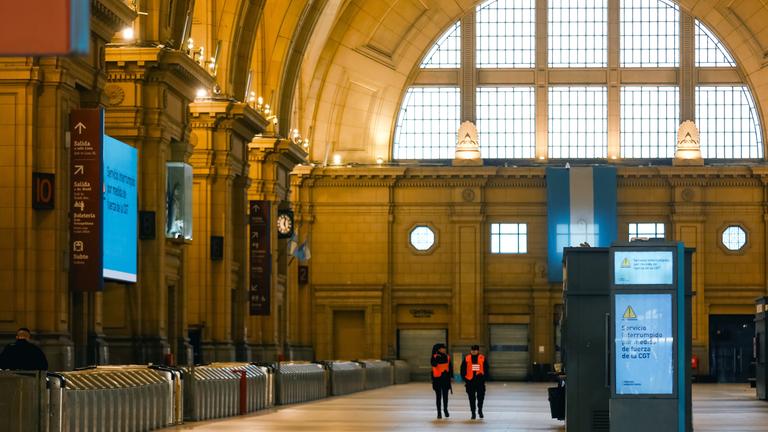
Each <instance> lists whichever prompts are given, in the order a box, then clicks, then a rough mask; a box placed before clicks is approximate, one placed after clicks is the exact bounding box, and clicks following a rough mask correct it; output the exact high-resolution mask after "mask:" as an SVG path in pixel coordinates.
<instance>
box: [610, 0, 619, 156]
mask: <svg viewBox="0 0 768 432" xmlns="http://www.w3.org/2000/svg"><path fill="white" fill-rule="evenodd" d="M619 2H620V0H608V158H609V159H618V158H619V157H621V150H620V143H621V140H620V133H621V117H620V111H621V83H620V80H619V77H620V71H619V61H620V59H619V52H620V51H621V37H620V34H619V18H620V8H621V5H620V3H619Z"/></svg>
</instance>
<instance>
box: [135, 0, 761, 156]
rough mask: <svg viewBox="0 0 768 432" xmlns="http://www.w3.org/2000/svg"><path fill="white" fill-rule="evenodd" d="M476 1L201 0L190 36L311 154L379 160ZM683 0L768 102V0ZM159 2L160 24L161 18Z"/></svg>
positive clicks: (234, 92)
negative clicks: (417, 88) (432, 55)
mask: <svg viewBox="0 0 768 432" xmlns="http://www.w3.org/2000/svg"><path fill="white" fill-rule="evenodd" d="M126 1H127V2H128V3H131V1H132V0H126ZM539 1H546V0H539ZM189 3H190V0H170V1H169V0H144V1H142V0H138V2H137V6H138V8H139V9H140V10H148V11H149V12H150V14H149V15H145V16H143V17H141V18H140V20H143V21H142V22H143V23H144V24H143V26H142V28H143V33H142V34H143V37H144V38H145V39H146V40H163V39H162V31H163V23H168V24H170V25H171V27H173V26H174V25H176V26H178V25H180V24H178V23H179V22H181V23H182V24H181V25H183V19H179V18H174V17H178V16H180V14H179V12H178V10H184V9H186V7H187V6H188V5H189ZM477 3H479V2H478V1H473V0H197V1H196V2H194V16H193V17H194V19H193V22H192V32H191V36H192V37H193V38H194V40H195V43H196V44H199V45H203V46H205V47H206V51H207V52H209V53H211V55H212V53H213V52H214V50H215V47H216V46H217V44H218V41H221V43H220V49H219V55H218V57H219V58H218V59H217V81H218V83H219V85H220V86H221V88H222V91H223V93H224V94H226V95H229V96H232V97H234V98H236V99H240V100H242V99H243V98H245V93H246V90H247V89H246V86H247V83H248V75H249V72H251V80H250V83H251V85H250V89H251V90H252V91H254V92H255V93H257V94H258V95H261V96H263V97H264V98H265V100H266V102H267V103H271V105H272V108H273V111H275V112H277V113H278V114H279V119H280V124H279V130H278V132H279V133H280V134H282V135H283V136H286V135H287V134H288V133H289V131H291V130H292V129H294V128H297V129H299V130H300V131H301V133H302V134H303V135H304V136H305V137H308V138H310V139H311V143H312V145H311V149H310V151H311V158H312V159H314V160H323V159H324V158H325V157H326V155H327V154H329V153H341V154H342V155H343V156H344V159H345V160H347V161H358V162H373V161H375V159H376V158H377V157H379V156H380V157H384V158H385V159H386V158H387V157H388V156H389V154H390V146H391V141H392V134H393V130H394V124H395V121H396V117H397V113H398V109H399V104H400V100H401V98H402V96H403V93H404V91H405V88H406V86H407V84H408V83H409V78H411V76H412V74H414V73H415V70H416V68H417V67H418V64H419V61H420V59H421V57H422V56H423V55H424V53H425V52H426V51H427V50H428V49H429V48H430V46H431V45H432V44H433V43H434V42H435V40H436V39H437V38H438V37H439V36H440V35H441V34H442V32H443V31H444V30H445V29H446V28H447V27H448V26H449V25H451V24H452V23H453V22H455V21H456V20H458V19H459V18H460V17H461V16H462V15H463V14H465V13H466V12H467V11H469V10H470V9H471V8H473V7H474V6H475V5H476V4H477ZM678 3H679V4H680V7H681V8H682V9H683V10H684V11H686V12H688V13H689V14H691V15H693V16H695V17H696V18H698V19H700V20H702V21H703V22H704V23H705V24H706V25H707V26H709V27H710V28H711V29H712V30H713V31H714V32H715V33H716V34H717V35H718V36H719V37H720V38H721V40H722V41H723V42H724V43H725V44H726V45H727V47H728V49H729V50H730V52H731V53H732V54H733V56H734V58H735V59H736V61H737V62H738V64H739V67H740V71H741V73H743V75H744V77H745V80H746V82H748V83H749V84H750V85H751V87H752V90H753V92H754V96H755V99H756V102H757V104H758V107H759V109H760V112H761V113H762V112H763V111H764V109H765V108H766V107H768V68H767V67H766V65H768V0H679V1H678ZM174 8H175V10H176V12H175V13H174ZM153 11H157V14H158V15H157V16H159V17H160V21H161V22H160V23H159V24H157V23H155V24H151V23H154V22H155V21H156V20H155V19H153V18H152V12H153ZM169 14H170V15H169ZM182 15H183V14H182ZM166 32H167V33H174V31H173V30H172V29H171V30H166ZM176 33H178V32H176ZM762 123H763V125H765V124H766V122H765V121H763V122H762ZM764 132H765V131H764Z"/></svg>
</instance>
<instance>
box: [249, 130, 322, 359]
mask: <svg viewBox="0 0 768 432" xmlns="http://www.w3.org/2000/svg"><path fill="white" fill-rule="evenodd" d="M306 157H307V153H306V152H305V151H304V149H303V148H301V147H300V146H298V145H296V144H294V143H292V142H291V141H289V140H284V139H280V138H274V137H258V138H255V139H254V140H253V141H252V142H251V143H250V145H249V154H248V158H249V162H250V167H249V173H250V174H249V177H250V178H251V186H250V188H249V189H248V200H249V201H250V200H265V201H269V202H270V203H271V206H270V210H271V214H270V219H269V224H270V230H269V231H270V247H271V251H270V252H271V256H272V275H271V288H270V289H271V295H270V298H271V304H270V314H269V315H268V316H251V317H249V318H248V319H247V320H246V321H247V323H248V328H249V332H248V337H247V344H248V346H249V349H250V350H251V351H252V355H253V356H255V358H257V359H263V360H275V359H278V358H287V357H288V356H290V355H293V354H292V353H298V352H301V351H303V350H304V349H303V348H302V345H301V344H300V343H298V342H297V341H295V340H290V339H289V337H288V334H287V333H288V331H289V329H290V328H291V326H290V323H291V322H293V323H294V325H295V322H296V319H295V318H293V316H294V315H296V314H298V313H299V311H300V310H301V308H300V307H299V303H298V302H297V301H296V300H298V298H296V299H294V298H292V297H291V296H294V297H295V296H296V295H297V290H295V289H293V288H292V287H294V286H295V284H297V283H298V281H297V280H296V278H295V277H294V278H293V279H291V278H289V277H288V262H290V258H291V257H289V256H288V250H287V246H288V245H287V241H286V240H281V241H278V238H277V230H276V228H275V220H276V218H277V212H278V209H279V208H286V209H287V208H290V198H291V195H290V183H289V174H290V172H291V171H292V170H293V168H294V167H295V166H296V165H298V164H299V163H302V162H305V161H306ZM295 222H296V219H295V215H294V224H295ZM294 261H295V260H294ZM291 265H297V264H295V263H294V262H292V263H291ZM289 299H290V303H288V302H289ZM250 329H253V332H251V330H250ZM294 336H297V334H296V333H294ZM294 347H295V348H294Z"/></svg>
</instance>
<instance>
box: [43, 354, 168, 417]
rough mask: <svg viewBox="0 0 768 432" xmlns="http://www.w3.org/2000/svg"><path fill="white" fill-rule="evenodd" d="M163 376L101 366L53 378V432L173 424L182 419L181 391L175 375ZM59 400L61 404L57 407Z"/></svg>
mask: <svg viewBox="0 0 768 432" xmlns="http://www.w3.org/2000/svg"><path fill="white" fill-rule="evenodd" d="M163 372H164V373H159V371H155V370H150V369H148V368H147V367H146V366H99V367H96V368H92V369H86V370H79V371H74V372H62V373H60V374H52V375H51V376H50V377H49V382H50V386H49V387H50V389H49V394H50V401H51V407H50V412H51V415H50V417H49V418H50V421H49V426H50V428H51V430H52V431H73V432H74V431H99V432H101V431H123V430H142V431H143V430H152V429H159V428H162V427H166V426H169V425H172V424H174V422H176V421H177V420H178V419H177V418H175V417H174V412H175V407H174V400H175V399H176V398H175V389H177V387H176V385H175V384H174V382H173V381H174V379H173V375H174V374H173V373H172V371H163ZM177 377H178V376H177ZM180 388H181V386H178V389H180ZM59 392H60V396H59ZM57 399H58V400H59V401H60V403H55V404H54V401H56V400H57ZM59 425H60V427H59Z"/></svg>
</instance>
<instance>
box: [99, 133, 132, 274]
mask: <svg viewBox="0 0 768 432" xmlns="http://www.w3.org/2000/svg"><path fill="white" fill-rule="evenodd" d="M138 159H139V157H138V152H137V151H136V149H135V148H133V147H131V146H129V145H128V144H125V143H123V142H120V141H118V140H116V139H114V138H112V137H109V136H106V135H105V136H104V165H103V167H104V168H103V169H104V171H103V176H104V177H103V178H104V190H103V196H104V198H103V201H102V205H103V211H104V278H105V279H112V280H118V281H123V282H136V268H137V267H136V259H137V257H136V241H137V238H138V237H137V224H138V209H137V207H138V206H137V189H136V177H137V165H138Z"/></svg>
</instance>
